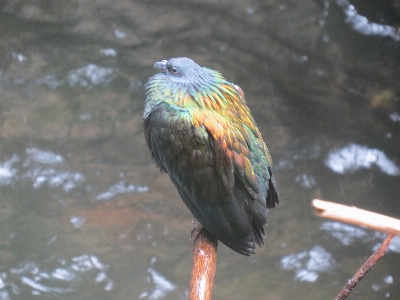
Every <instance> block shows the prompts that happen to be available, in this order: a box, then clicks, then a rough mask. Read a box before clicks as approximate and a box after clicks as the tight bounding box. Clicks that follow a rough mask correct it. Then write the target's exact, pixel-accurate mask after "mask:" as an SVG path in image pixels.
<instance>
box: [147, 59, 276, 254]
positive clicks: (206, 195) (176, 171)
mask: <svg viewBox="0 0 400 300" xmlns="http://www.w3.org/2000/svg"><path fill="white" fill-rule="evenodd" d="M154 67H155V68H157V69H161V70H162V72H161V73H158V74H156V75H154V76H152V77H150V79H149V81H148V83H147V85H146V101H145V107H144V113H143V120H144V134H145V137H146V142H147V146H148V147H149V149H150V153H151V156H152V158H153V159H154V161H155V162H156V164H157V166H158V167H159V168H160V170H161V171H164V172H166V173H168V175H169V177H170V178H171V180H172V182H173V183H174V185H175V187H176V188H177V190H178V192H179V194H180V196H181V197H182V199H183V201H184V202H185V204H186V206H187V207H188V208H189V210H190V211H191V213H192V214H193V216H194V217H195V218H196V219H197V220H198V222H199V223H200V224H201V225H202V226H203V227H204V228H206V229H207V230H208V231H209V232H211V233H212V234H214V235H215V236H216V237H217V238H218V239H219V240H220V241H221V242H222V243H224V244H225V245H226V246H228V247H230V248H231V249H233V250H235V251H236V252H238V253H241V254H244V255H250V254H253V253H255V247H256V244H258V245H259V246H260V247H262V246H263V245H264V237H265V232H264V225H265V224H266V223H267V210H268V209H270V208H273V207H275V203H278V202H279V200H278V192H277V188H276V182H275V179H274V176H273V175H272V172H271V164H272V162H271V158H270V155H269V152H268V150H267V147H266V146H265V144H264V141H263V139H262V137H261V134H260V131H259V130H258V128H257V125H256V123H255V121H254V119H253V117H252V115H251V113H250V110H249V108H248V106H247V105H246V100H245V98H244V93H243V91H242V89H241V88H240V87H238V86H236V85H234V84H232V83H230V82H229V81H227V80H226V79H225V78H224V77H223V76H222V75H221V74H220V73H219V72H217V71H214V70H211V69H208V68H204V67H201V66H199V65H198V64H196V63H195V62H194V61H193V60H191V59H189V58H185V57H180V58H171V59H170V60H168V61H167V60H163V61H161V62H157V63H155V64H154Z"/></svg>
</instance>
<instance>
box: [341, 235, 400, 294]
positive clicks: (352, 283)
mask: <svg viewBox="0 0 400 300" xmlns="http://www.w3.org/2000/svg"><path fill="white" fill-rule="evenodd" d="M393 238H394V235H393V234H388V235H387V236H386V238H385V240H384V241H383V242H382V244H381V245H380V246H379V248H378V249H377V250H376V251H375V253H374V254H372V255H371V256H370V257H369V258H368V260H367V261H366V262H365V263H364V264H363V265H362V266H361V268H360V269H358V271H357V273H356V274H354V276H353V277H352V278H351V279H349V280H348V281H347V282H346V284H345V286H344V287H343V289H342V290H341V291H340V293H339V294H338V295H337V297H336V298H335V300H344V299H346V298H347V296H348V295H350V293H351V291H352V290H353V289H354V288H355V287H356V285H357V284H358V283H359V282H360V280H361V279H363V277H364V276H365V275H366V274H367V273H368V272H369V271H370V270H371V269H372V267H373V266H374V265H375V264H376V263H377V262H378V260H380V259H381V258H382V257H383V255H385V252H386V250H387V248H388V247H389V245H390V243H391V242H392V240H393Z"/></svg>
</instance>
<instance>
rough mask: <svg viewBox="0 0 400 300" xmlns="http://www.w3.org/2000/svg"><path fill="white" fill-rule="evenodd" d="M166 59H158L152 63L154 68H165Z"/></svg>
mask: <svg viewBox="0 0 400 300" xmlns="http://www.w3.org/2000/svg"><path fill="white" fill-rule="evenodd" d="M167 62H168V60H166V59H164V60H162V61H158V62H156V63H155V64H154V68H155V69H166V68H167Z"/></svg>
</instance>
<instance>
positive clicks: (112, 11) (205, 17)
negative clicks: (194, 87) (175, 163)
mask: <svg viewBox="0 0 400 300" xmlns="http://www.w3.org/2000/svg"><path fill="white" fill-rule="evenodd" d="M396 3H397V2H396V1H393V2H390V1H386V2H378V1H375V2H374V1H367V2H366V1H354V2H353V1H342V0H332V1H322V0H321V1H319V0H318V1H297V2H296V1H251V0H248V1H247V0H246V1H241V2H233V1H211V0H210V1H126V0H119V1H112V2H111V1H69V2H54V1H37V2H29V1H17V0H15V1H12V0H9V1H4V2H2V3H1V4H0V36H1V37H2V38H1V39H0V49H1V52H0V53H2V54H3V55H0V262H1V263H0V299H175V300H176V299H185V298H186V295H187V289H188V283H189V276H190V271H191V270H190V269H191V259H192V256H191V251H190V249H189V232H190V230H191V229H192V223H191V216H190V214H189V212H188V211H187V209H186V208H185V206H184V205H183V203H182V201H181V200H180V199H179V196H178V194H177V192H176V191H175V189H174V188H173V186H172V184H171V182H170V181H169V179H168V176H166V175H165V174H160V173H159V172H158V170H157V169H156V167H155V166H154V165H153V164H152V163H151V160H150V157H149V154H148V151H147V149H146V145H145V141H144V137H143V130H142V109H143V101H144V84H145V82H146V81H147V79H148V77H149V76H151V75H152V74H154V72H155V71H154V70H153V69H152V66H153V64H154V62H155V61H159V60H162V59H167V58H170V57H176V56H189V57H191V58H193V59H195V60H196V61H197V62H198V63H200V64H201V65H204V66H207V67H210V68H214V69H218V70H219V71H221V72H222V73H223V74H224V75H225V77H227V78H228V80H231V81H232V82H235V83H237V84H239V85H240V86H241V87H242V89H243V90H244V91H245V93H246V98H247V101H248V104H249V106H250V108H251V110H252V111H253V114H254V116H255V119H256V120H257V123H258V126H259V128H260V130H261V132H262V134H263V136H264V139H265V141H266V143H267V145H268V147H269V149H270V151H271V154H272V157H273V160H274V173H275V176H276V178H277V182H278V187H279V192H280V197H281V203H280V204H279V205H278V207H277V208H276V209H274V210H273V211H272V212H271V213H270V215H269V225H268V226H267V229H266V231H267V235H268V237H267V241H266V245H265V247H264V248H263V249H259V250H258V251H257V254H256V255H254V256H252V257H250V258H248V257H243V256H240V255H238V254H237V253H234V252H233V251H231V250H229V249H228V248H226V247H225V246H223V245H220V246H219V249H218V252H219V256H218V266H217V276H216V282H215V286H214V299H333V298H334V297H335V296H336V294H337V293H338V292H339V290H340V289H341V287H342V286H343V284H344V283H345V282H346V280H347V279H348V278H349V277H350V276H352V275H353V274H354V272H355V271H356V270H357V268H358V267H359V266H360V265H361V264H362V263H363V262H364V261H365V260H366V259H367V257H368V256H369V255H370V254H371V253H372V252H373V251H374V250H375V249H376V248H377V247H378V245H379V243H380V242H381V241H382V240H383V238H384V235H383V234H382V233H377V232H372V231H369V230H366V229H363V228H357V227H353V226H350V225H346V224H341V223H337V222H332V221H327V220H323V219H319V218H317V217H315V216H314V212H313V210H312V209H311V206H310V202H311V200H312V199H313V198H316V197H318V198H323V199H328V200H331V201H335V202H339V203H343V204H348V205H356V206H358V207H360V208H365V209H368V210H372V211H376V212H379V213H384V214H388V215H391V216H393V217H397V218H400V202H399V201H398V200H399V199H398V195H399V194H400V185H399V182H400V181H399V180H400V177H399V174H400V169H399V168H400V156H399V151H398V149H399V148H400V134H399V132H400V117H399V116H400V102H399V91H400V84H399V82H400V80H399V79H400V72H399V67H400V44H399V39H400V38H399V30H398V24H399V23H400V22H399V20H400V12H399V7H398V6H396ZM399 253H400V239H397V238H396V239H395V240H394V241H393V243H392V245H391V246H390V250H389V252H388V254H387V255H386V256H385V257H384V258H383V259H382V260H381V261H380V262H379V263H378V265H377V266H376V267H375V268H374V269H373V271H372V272H371V273H370V274H368V275H367V276H366V277H365V278H364V279H363V280H362V282H361V283H360V284H359V286H358V287H357V288H356V289H355V291H354V292H353V294H352V296H351V298H352V299H386V298H389V299H398V298H399V297H400V293H399V291H400V289H399V286H400V271H399V268H398V265H399V264H400V259H399V257H400V256H399Z"/></svg>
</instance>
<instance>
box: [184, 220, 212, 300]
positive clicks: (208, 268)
mask: <svg viewBox="0 0 400 300" xmlns="http://www.w3.org/2000/svg"><path fill="white" fill-rule="evenodd" d="M217 246H218V239H217V238H216V237H215V236H213V235H212V234H211V233H209V232H208V231H207V230H206V229H204V228H203V229H202V230H201V231H200V233H199V234H198V235H197V238H196V241H195V244H194V248H193V269H192V279H191V281H190V288H189V300H211V295H212V288H213V284H214V276H215V271H216V269H217Z"/></svg>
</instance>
